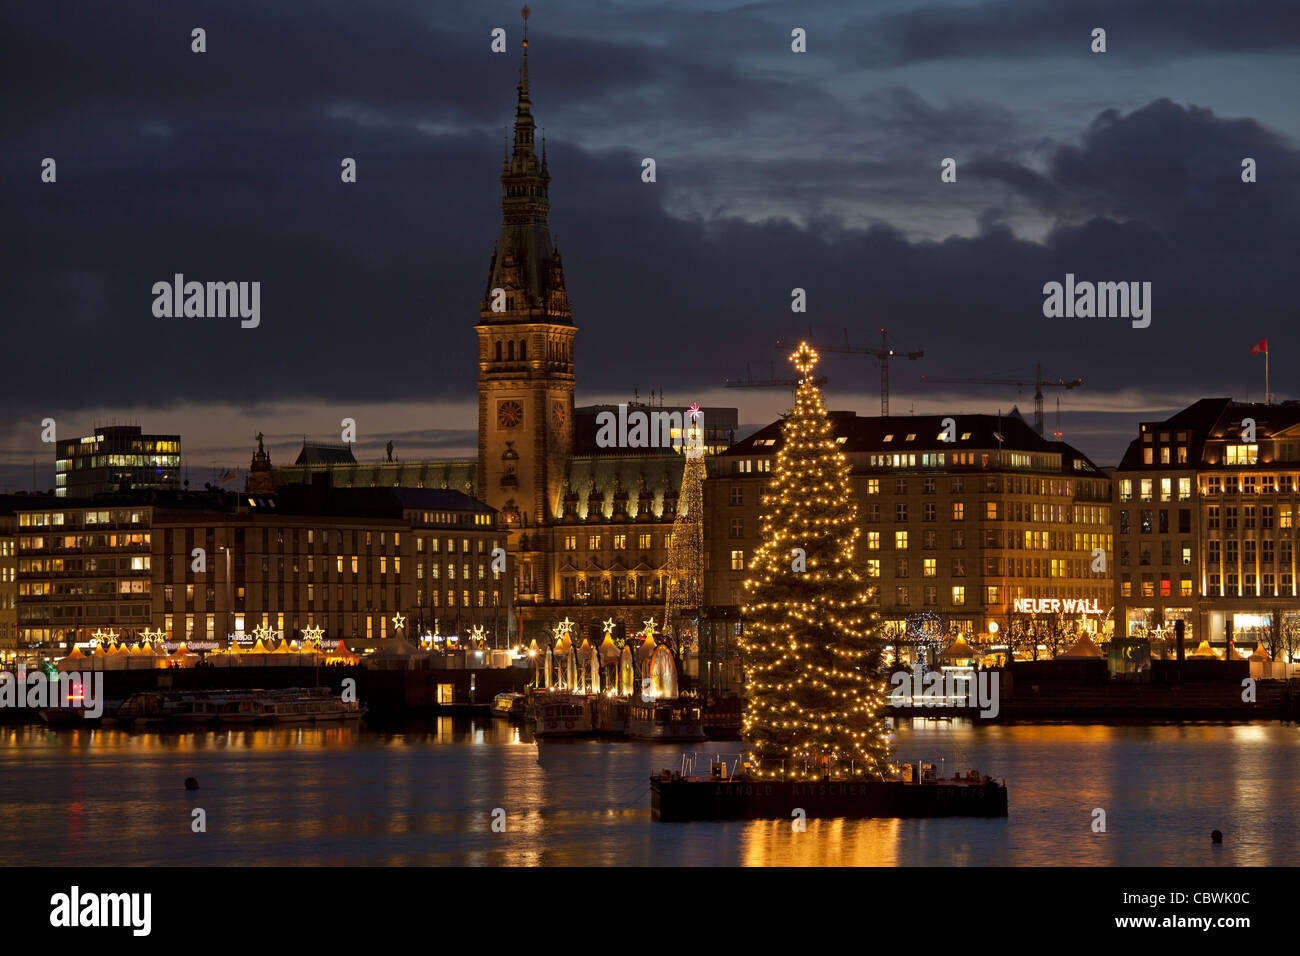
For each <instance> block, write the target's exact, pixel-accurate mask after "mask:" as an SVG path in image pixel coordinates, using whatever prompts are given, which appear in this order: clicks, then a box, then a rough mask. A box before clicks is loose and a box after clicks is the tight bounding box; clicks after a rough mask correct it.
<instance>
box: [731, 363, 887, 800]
mask: <svg viewBox="0 0 1300 956" xmlns="http://www.w3.org/2000/svg"><path fill="white" fill-rule="evenodd" d="M791 360H792V361H793V362H794V364H795V367H796V368H797V369H798V370H799V372H800V373H801V375H802V380H801V381H800V383H799V387H798V390H797V392H796V393H795V404H794V409H793V410H792V411H791V413H790V414H789V415H788V416H787V418H786V420H785V423H784V425H783V426H782V436H783V442H782V446H781V448H780V450H779V451H778V452H777V456H776V462H775V465H774V467H773V474H772V480H771V481H770V482H769V483H768V486H767V493H766V494H764V496H763V512H762V522H763V541H762V543H761V544H760V545H759V547H758V548H757V549H756V550H755V552H754V557H753V560H752V561H751V563H750V577H749V579H748V580H747V581H746V582H745V590H746V592H747V596H748V601H747V605H746V607H745V617H746V621H745V628H744V634H743V637H742V640H741V653H742V656H743V659H744V664H745V674H746V691H745V696H746V703H745V717H744V737H745V739H746V741H748V742H749V744H750V749H751V753H752V756H753V757H754V758H755V759H754V762H753V766H751V767H750V768H749V772H750V773H751V774H754V775H757V776H761V777H768V778H784V779H813V778H820V777H823V776H826V775H829V776H831V777H832V778H837V779H842V778H868V779H870V778H880V777H884V776H892V775H893V774H894V772H895V768H894V767H893V765H892V764H891V763H890V748H889V739H888V729H887V727H886V724H885V708H886V698H887V689H886V683H885V680H884V677H883V675H882V673H881V671H880V652H881V642H880V641H879V640H878V639H877V638H876V636H875V620H876V615H875V614H874V613H873V612H871V611H870V610H869V608H868V601H869V598H870V592H871V588H870V587H869V586H868V585H867V583H866V575H865V569H864V568H863V566H862V564H861V562H860V561H858V560H857V559H856V558H855V556H854V550H855V546H856V544H857V539H858V534H859V533H860V532H859V528H858V525H857V504H856V502H855V501H854V498H853V494H852V491H851V489H850V485H849V465H848V462H847V461H846V460H845V458H844V455H843V454H841V453H840V451H839V446H838V444H837V443H836V440H835V435H834V434H833V433H832V431H831V424H830V419H829V418H828V417H827V414H826V407H825V406H824V405H823V404H822V398H821V392H820V391H819V390H818V388H817V384H816V381H815V380H814V378H813V376H812V368H813V366H814V365H815V364H816V362H817V353H816V352H814V351H813V350H812V349H811V348H810V347H809V346H808V345H807V344H806V343H804V344H801V345H800V346H799V348H798V349H797V350H796V351H795V353H794V355H793V356H791Z"/></svg>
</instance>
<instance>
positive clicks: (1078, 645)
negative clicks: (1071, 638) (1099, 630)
mask: <svg viewBox="0 0 1300 956" xmlns="http://www.w3.org/2000/svg"><path fill="white" fill-rule="evenodd" d="M1061 656H1062V657H1101V656H1103V655H1102V653H1101V648H1100V647H1098V646H1097V645H1096V644H1094V643H1093V641H1092V638H1091V637H1089V636H1088V635H1087V634H1080V635H1079V639H1078V640H1077V641H1075V642H1074V646H1073V647H1071V648H1070V649H1069V650H1068V651H1066V652H1065V653H1064V654H1062V655H1061Z"/></svg>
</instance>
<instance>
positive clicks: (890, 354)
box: [776, 329, 925, 417]
mask: <svg viewBox="0 0 1300 956" xmlns="http://www.w3.org/2000/svg"><path fill="white" fill-rule="evenodd" d="M776 347H777V348H789V346H786V345H782V344H781V340H780V339H777V342H776ZM812 347H813V348H815V349H816V350H817V351H818V352H841V353H845V354H848V355H871V356H874V357H875V358H876V359H877V360H879V362H880V414H881V416H883V417H888V416H889V360H890V359H891V358H905V359H911V360H912V361H916V360H917V359H919V358H921V357H922V356H924V355H925V350H924V349H919V350H917V351H915V352H895V351H894V350H893V349H891V348H890V347H889V333H888V332H887V331H885V330H884V329H881V330H880V348H878V349H863V348H857V347H855V346H852V345H850V344H849V330H848V329H845V330H844V344H843V345H814V346H812Z"/></svg>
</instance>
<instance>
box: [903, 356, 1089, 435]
mask: <svg viewBox="0 0 1300 956" xmlns="http://www.w3.org/2000/svg"><path fill="white" fill-rule="evenodd" d="M921 380H922V381H925V382H931V383H936V384H944V385H1014V386H1015V387H1016V388H1028V387H1029V386H1030V385H1032V386H1033V387H1034V430H1035V431H1037V432H1038V434H1040V435H1041V434H1043V389H1045V388H1065V389H1070V388H1078V387H1079V386H1080V385H1082V384H1083V379H1081V378H1076V379H1073V380H1072V381H1069V382H1067V381H1065V379H1062V378H1058V379H1057V380H1056V381H1055V382H1048V381H1044V380H1043V366H1042V365H1041V364H1040V365H1038V366H1037V372H1036V374H1035V375H1034V380H1033V381H1032V382H1020V381H1017V380H1016V379H1011V378H928V377H927V376H925V375H922V376H921Z"/></svg>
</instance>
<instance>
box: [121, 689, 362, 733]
mask: <svg viewBox="0 0 1300 956" xmlns="http://www.w3.org/2000/svg"><path fill="white" fill-rule="evenodd" d="M365 712H366V708H365V707H363V706H361V705H360V704H358V703H357V702H355V701H352V702H348V701H344V700H343V699H342V698H340V697H339V696H338V695H337V694H335V693H333V692H332V691H331V690H330V689H329V688H328V687H313V688H302V687H293V688H289V689H286V690H214V691H190V692H185V693H165V692H157V691H149V692H145V693H140V694H133V695H132V696H130V697H128V698H127V699H126V701H125V702H124V703H123V704H122V706H121V707H120V708H118V709H117V711H116V712H115V713H114V714H113V718H112V723H114V724H118V725H121V726H133V727H143V726H149V725H152V724H172V725H177V726H212V725H221V724H284V723H323V722H327V721H347V720H359V719H360V718H361V717H362V716H364V714H365Z"/></svg>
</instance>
